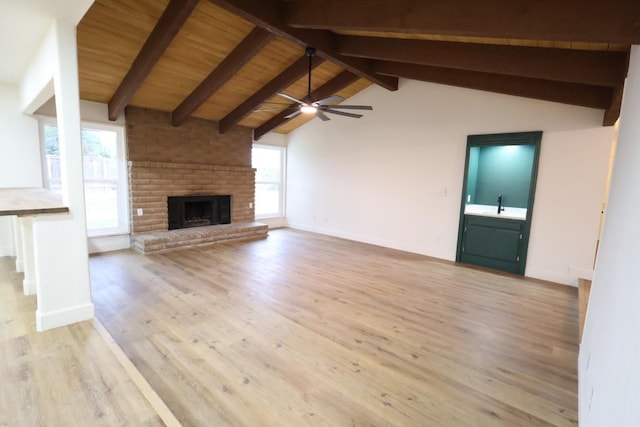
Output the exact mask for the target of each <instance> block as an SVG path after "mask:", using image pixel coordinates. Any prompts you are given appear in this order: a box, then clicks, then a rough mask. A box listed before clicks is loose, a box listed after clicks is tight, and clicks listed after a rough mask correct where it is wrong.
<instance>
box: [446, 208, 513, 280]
mask: <svg viewBox="0 0 640 427" xmlns="http://www.w3.org/2000/svg"><path fill="white" fill-rule="evenodd" d="M524 226H525V221H521V220H516V219H503V218H495V217H488V216H476V215H465V216H464V228H463V232H462V248H461V249H462V250H461V253H460V260H459V261H461V262H464V263H467V264H474V265H479V266H483V267H489V268H494V269H497V270H502V271H507V272H511V273H516V274H523V272H524V256H523V248H524V239H523V236H524Z"/></svg>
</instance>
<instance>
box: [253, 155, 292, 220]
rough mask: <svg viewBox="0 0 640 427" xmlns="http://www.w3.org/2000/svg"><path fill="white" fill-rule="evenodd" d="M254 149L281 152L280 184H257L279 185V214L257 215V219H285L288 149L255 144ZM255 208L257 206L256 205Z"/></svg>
mask: <svg viewBox="0 0 640 427" xmlns="http://www.w3.org/2000/svg"><path fill="white" fill-rule="evenodd" d="M252 148H261V149H267V150H275V151H279V152H280V182H277V181H258V180H256V182H255V183H256V185H257V184H278V194H279V195H280V200H279V203H278V205H279V206H278V212H273V213H268V214H262V215H255V218H256V219H267V218H284V217H285V216H286V214H285V212H286V206H287V204H286V199H287V194H286V174H287V147H284V146H281V145H267V144H255V143H254V144H253V146H252ZM254 208H255V205H254Z"/></svg>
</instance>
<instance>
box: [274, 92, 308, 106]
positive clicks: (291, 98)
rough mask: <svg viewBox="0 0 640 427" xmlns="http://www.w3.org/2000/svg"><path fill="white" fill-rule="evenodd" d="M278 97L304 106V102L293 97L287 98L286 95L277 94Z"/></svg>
mask: <svg viewBox="0 0 640 427" xmlns="http://www.w3.org/2000/svg"><path fill="white" fill-rule="evenodd" d="M278 95H280V96H281V97H283V98H287V99H288V100H289V101H293V102H297V103H298V104H300V105H306V103H305V102H302V101H300V100H299V99H296V98H294V97H293V96H289V95H287V94H286V93H280V92H278Z"/></svg>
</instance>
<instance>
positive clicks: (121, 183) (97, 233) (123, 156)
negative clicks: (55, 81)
mask: <svg viewBox="0 0 640 427" xmlns="http://www.w3.org/2000/svg"><path fill="white" fill-rule="evenodd" d="M45 125H55V126H58V121H57V120H56V118H55V117H49V116H40V117H39V118H38V127H39V131H40V148H41V152H40V158H41V162H42V180H43V185H44V187H45V188H49V178H48V175H49V174H48V171H47V169H46V168H47V158H46V157H47V154H46V150H45V146H44V139H45V138H44V127H45ZM80 126H81V127H82V128H90V129H97V130H104V131H111V132H115V133H116V135H117V136H116V139H117V148H116V149H117V158H118V223H119V224H120V226H119V227H112V228H101V229H99V230H87V236H88V237H104V236H117V235H122V234H129V233H130V224H129V177H128V172H127V153H126V148H125V141H126V139H125V137H126V134H125V127H124V126H123V125H116V124H105V123H99V122H92V121H85V120H83V121H81V122H80ZM83 175H84V174H83Z"/></svg>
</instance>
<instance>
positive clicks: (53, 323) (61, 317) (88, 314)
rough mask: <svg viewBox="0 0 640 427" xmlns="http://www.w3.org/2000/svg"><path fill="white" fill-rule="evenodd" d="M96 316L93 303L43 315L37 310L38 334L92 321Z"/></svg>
mask: <svg viewBox="0 0 640 427" xmlns="http://www.w3.org/2000/svg"><path fill="white" fill-rule="evenodd" d="M93 316H94V306H93V303H89V304H83V305H78V306H76V307H69V308H65V309H62V310H56V311H51V312H48V313H43V312H42V311H41V310H40V309H37V310H36V329H37V331H38V332H43V331H47V330H49V329H54V328H58V327H60V326H66V325H70V324H72V323H77V322H82V321H85V320H91V319H93Z"/></svg>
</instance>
